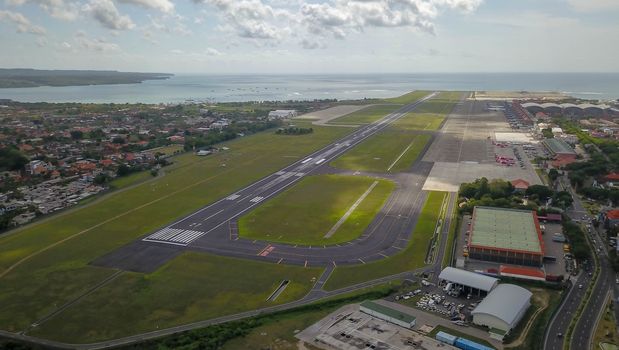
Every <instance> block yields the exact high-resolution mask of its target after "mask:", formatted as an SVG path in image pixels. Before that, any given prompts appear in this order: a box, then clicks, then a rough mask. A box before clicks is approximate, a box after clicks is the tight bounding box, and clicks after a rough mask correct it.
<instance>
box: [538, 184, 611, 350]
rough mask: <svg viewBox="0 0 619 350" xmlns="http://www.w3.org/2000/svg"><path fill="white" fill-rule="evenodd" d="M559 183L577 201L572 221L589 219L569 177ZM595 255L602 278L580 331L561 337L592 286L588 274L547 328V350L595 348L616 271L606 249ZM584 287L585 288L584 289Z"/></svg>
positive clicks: (580, 321)
mask: <svg viewBox="0 0 619 350" xmlns="http://www.w3.org/2000/svg"><path fill="white" fill-rule="evenodd" d="M559 181H562V185H563V187H564V188H565V189H566V190H568V191H569V192H570V193H571V194H572V198H573V199H574V204H573V206H572V209H571V210H568V211H567V214H568V215H569V216H570V218H572V220H581V219H582V217H583V216H587V217H588V213H587V211H586V210H585V208H584V207H583V205H582V202H581V201H580V197H579V196H578V195H577V194H576V193H575V192H574V191H573V189H572V188H571V186H570V184H569V181H568V180H567V179H566V178H565V177H562V178H560V180H559ZM592 232H594V234H593V235H595V236H597V231H595V230H593V231H592ZM596 240H597V242H598V244H600V242H604V241H602V240H601V239H600V237H599V236H597V237H596ZM601 245H604V244H601ZM592 254H595V255H596V256H597V258H598V259H597V262H596V263H595V264H596V265H595V266H598V265H599V266H600V274H599V275H598V278H597V279H596V282H595V285H594V287H593V291H592V293H591V295H590V296H589V299H588V301H587V305H586V306H585V308H584V310H583V311H582V313H581V315H580V318H579V319H578V321H577V323H576V327H575V328H574V331H573V332H572V338H571V339H564V338H563V337H560V336H559V334H562V335H565V334H566V333H567V331H568V327H569V325H570V324H571V322H572V321H573V318H574V317H575V314H576V310H577V309H578V307H579V306H580V305H581V303H582V300H583V298H584V296H585V293H586V290H587V288H588V286H589V283H591V277H590V276H589V274H587V273H584V272H581V273H580V274H579V275H578V277H577V278H576V279H574V280H573V282H572V283H571V286H570V289H569V291H568V295H567V297H566V298H565V300H564V302H563V303H562V304H561V305H560V307H559V309H558V310H557V312H556V313H555V316H554V318H553V319H552V320H551V322H550V324H549V325H548V327H547V330H546V335H545V339H544V349H546V350H560V349H563V344H564V341H569V342H570V347H569V348H570V349H588V348H589V346H590V344H591V341H592V337H593V332H594V330H595V325H596V321H597V318H598V316H599V315H600V313H601V312H602V311H603V307H604V301H605V298H606V296H607V293H608V291H609V290H610V288H611V281H612V276H613V272H612V269H611V268H610V266H609V262H608V255H607V252H606V250H605V249H604V247H602V249H600V253H599V254H598V252H597V250H596V249H595V248H594V249H592ZM581 285H582V288H580V286H581Z"/></svg>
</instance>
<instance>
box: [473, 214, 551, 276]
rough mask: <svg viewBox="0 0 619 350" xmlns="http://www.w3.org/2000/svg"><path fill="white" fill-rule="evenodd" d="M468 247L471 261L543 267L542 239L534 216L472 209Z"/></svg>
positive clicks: (535, 215)
mask: <svg viewBox="0 0 619 350" xmlns="http://www.w3.org/2000/svg"><path fill="white" fill-rule="evenodd" d="M467 248H468V254H469V258H471V259H478V260H484V261H491V262H497V263H506V264H515V265H528V266H542V261H543V258H544V240H543V239H542V231H541V229H540V226H539V221H538V219H537V213H535V212H534V211H529V210H516V209H504V208H491V207H475V208H474V210H473V217H472V220H471V228H470V234H469V237H468V242H467Z"/></svg>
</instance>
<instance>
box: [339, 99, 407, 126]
mask: <svg viewBox="0 0 619 350" xmlns="http://www.w3.org/2000/svg"><path fill="white" fill-rule="evenodd" d="M402 106H403V105H401V104H377V105H373V106H368V107H366V108H364V109H361V110H358V111H356V112H352V113H350V114H346V115H344V116H341V117H339V118H337V119H334V120H331V121H330V122H329V123H328V124H330V125H337V124H342V125H351V124H370V123H373V122H375V121H377V120H379V119H381V118H383V117H384V116H386V115H388V114H389V113H392V112H394V111H396V110H398V109H400V108H402Z"/></svg>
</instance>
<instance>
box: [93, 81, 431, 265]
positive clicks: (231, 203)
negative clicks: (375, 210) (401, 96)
mask: <svg viewBox="0 0 619 350" xmlns="http://www.w3.org/2000/svg"><path fill="white" fill-rule="evenodd" d="M435 95H436V93H432V94H430V95H428V96H426V97H424V98H423V99H421V100H419V101H417V102H415V103H412V104H410V105H407V106H405V107H403V108H401V109H400V110H398V111H396V112H394V113H391V114H389V115H387V116H386V117H384V118H383V119H381V120H379V121H377V122H375V123H372V124H370V125H367V126H363V127H361V128H359V129H358V130H356V131H355V132H353V133H351V134H349V135H348V136H346V137H344V138H343V139H340V140H338V141H337V142H334V143H332V144H330V145H328V146H326V147H324V148H323V149H321V150H319V151H317V152H314V153H313V154H310V155H309V156H307V157H304V158H303V159H302V160H299V161H297V162H295V163H293V164H291V165H289V166H287V167H286V168H284V169H282V170H280V171H278V172H276V173H274V174H272V175H269V176H267V177H265V178H263V179H261V180H259V181H257V182H255V183H253V184H251V185H249V186H247V187H245V188H243V189H241V190H239V191H236V192H235V193H232V194H230V195H229V196H228V197H226V198H223V199H221V200H219V201H217V202H215V203H213V204H211V205H208V206H206V207H204V208H202V209H200V210H198V211H197V212H195V213H193V214H191V215H189V216H187V217H185V218H183V219H181V220H179V221H177V222H175V223H172V224H171V225H169V226H167V227H164V228H162V229H159V230H157V231H156V232H154V233H151V234H149V235H147V236H145V237H143V238H142V239H140V240H138V241H135V242H132V243H131V244H129V245H127V246H125V247H122V248H120V249H118V250H116V251H113V252H111V253H110V254H107V255H105V256H103V257H101V258H100V259H97V260H96V261H95V262H94V264H95V265H100V266H106V267H114V268H120V269H124V270H131V271H138V272H150V271H154V270H156V269H157V268H158V267H159V266H160V265H161V264H163V263H165V262H166V261H168V260H169V259H171V258H173V257H175V256H176V255H177V254H178V253H179V252H180V251H182V250H196V251H202V252H208V253H213V254H218V255H225V256H232V257H239V258H246V259H254V260H262V261H270V262H274V263H282V264H295V265H303V266H329V265H332V266H338V265H346V264H360V263H367V262H370V261H375V260H380V259H383V258H385V257H387V256H390V255H393V254H396V253H397V252H399V251H401V250H402V249H404V248H405V247H406V245H407V243H408V239H409V238H410V233H411V232H412V228H413V227H414V225H415V223H416V220H417V217H418V214H419V212H420V208H421V205H422V204H423V202H424V200H425V195H426V194H425V193H424V192H423V191H422V190H421V188H422V186H423V184H424V182H425V179H426V177H427V175H428V174H429V172H430V170H431V168H432V163H429V162H423V161H418V162H416V163H415V164H414V165H413V167H412V169H410V170H409V171H407V172H405V173H398V174H393V175H392V176H391V179H392V180H394V181H395V182H397V183H398V186H397V188H396V190H395V191H394V193H393V194H392V195H391V196H390V197H389V199H388V200H387V203H386V204H385V206H384V207H383V208H382V210H381V211H380V213H379V214H378V215H377V216H376V217H375V218H374V220H373V222H372V223H371V224H370V225H369V227H368V228H367V230H366V231H365V232H364V234H363V235H361V236H360V237H359V238H358V239H356V240H354V241H351V242H347V243H342V244H337V245H333V246H326V247H325V246H299V245H290V244H283V243H272V242H266V241H260V240H249V239H244V238H241V237H239V234H238V226H237V222H236V220H237V219H238V217H240V216H241V215H242V214H244V213H246V212H248V211H249V210H251V209H253V208H254V207H256V206H257V205H259V204H260V203H261V202H263V201H265V200H267V199H268V198H270V197H272V196H274V195H276V194H278V193H280V192H281V191H283V190H285V189H286V188H288V187H290V186H292V185H293V184H295V183H297V182H298V181H300V180H301V179H302V178H303V177H305V176H307V175H309V174H317V173H328V171H329V170H330V169H332V168H330V167H329V166H328V163H329V162H330V161H332V160H333V159H335V158H337V157H338V156H340V155H342V154H343V153H345V152H346V151H348V150H350V149H351V148H352V147H354V146H355V145H357V144H358V143H360V142H362V141H364V140H365V139H367V138H368V137H370V136H372V135H374V134H376V133H377V132H379V131H381V130H383V129H384V128H386V127H387V126H388V125H389V124H390V123H392V122H393V121H395V120H397V119H399V118H402V117H403V116H405V115H406V114H407V113H408V112H410V111H412V110H413V109H415V108H416V107H417V106H419V105H420V104H422V103H423V102H424V101H426V100H428V99H430V98H432V97H434V96H435Z"/></svg>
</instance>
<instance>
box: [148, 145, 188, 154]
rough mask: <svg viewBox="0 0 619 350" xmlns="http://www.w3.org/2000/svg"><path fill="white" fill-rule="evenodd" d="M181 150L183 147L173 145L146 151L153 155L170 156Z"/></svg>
mask: <svg viewBox="0 0 619 350" xmlns="http://www.w3.org/2000/svg"><path fill="white" fill-rule="evenodd" d="M183 149H184V148H183V145H178V144H173V145H167V146H161V147H157V148H151V149H149V150H148V151H150V152H153V153H163V154H164V155H166V156H171V155H173V154H174V152H178V151H183Z"/></svg>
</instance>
